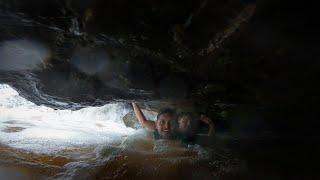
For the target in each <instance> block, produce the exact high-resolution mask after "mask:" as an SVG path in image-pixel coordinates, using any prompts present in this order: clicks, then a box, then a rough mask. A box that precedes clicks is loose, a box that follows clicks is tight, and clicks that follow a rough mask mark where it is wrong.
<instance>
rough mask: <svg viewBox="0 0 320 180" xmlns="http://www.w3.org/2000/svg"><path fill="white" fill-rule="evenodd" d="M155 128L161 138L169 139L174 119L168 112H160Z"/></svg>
mask: <svg viewBox="0 0 320 180" xmlns="http://www.w3.org/2000/svg"><path fill="white" fill-rule="evenodd" d="M156 128H157V130H158V133H159V134H160V136H161V138H163V139H170V138H172V136H173V134H174V130H175V119H174V117H173V116H172V115H170V114H162V115H160V117H159V119H158V120H157V121H156Z"/></svg>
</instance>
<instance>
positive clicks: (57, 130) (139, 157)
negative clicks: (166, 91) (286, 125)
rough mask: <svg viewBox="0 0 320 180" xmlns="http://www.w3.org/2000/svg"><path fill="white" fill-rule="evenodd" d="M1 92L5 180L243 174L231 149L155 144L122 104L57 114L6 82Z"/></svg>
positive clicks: (0, 140)
mask: <svg viewBox="0 0 320 180" xmlns="http://www.w3.org/2000/svg"><path fill="white" fill-rule="evenodd" d="M0 94H1V96H0V144H2V146H1V148H0V151H1V153H0V154H1V156H0V163H1V164H3V165H1V164H0V174H2V177H10V178H17V179H21V178H22V179H25V178H26V179H28V178H35V179H38V178H45V177H51V178H56V179H129V178H130V179H131V178H133V179H138V178H139V179H147V178H148V177H153V178H156V179H164V178H182V177H183V178H187V179H196V178H200V177H201V178H205V179H210V178H212V177H217V176H223V175H224V174H230V173H231V174H234V173H239V172H241V171H242V170H243V166H242V165H241V163H240V161H239V160H237V159H235V158H231V154H230V152H229V151H228V150H227V149H222V148H219V149H218V148H210V149H209V148H203V147H201V146H199V145H182V144H181V143H180V142H178V141H165V140H159V141H154V140H153V138H152V136H151V134H150V133H148V132H146V131H144V130H142V129H140V130H134V129H132V128H128V127H126V126H125V125H124V123H123V121H122V117H123V116H124V115H125V114H126V113H128V112H129V110H128V109H127V108H125V106H124V105H123V104H121V103H115V104H107V105H105V106H102V107H87V108H83V109H81V110H77V111H71V110H54V109H52V108H49V107H45V106H38V105H35V104H33V103H31V102H29V101H27V100H26V99H24V98H22V97H21V96H19V94H18V93H17V92H16V91H15V90H14V89H12V88H11V87H10V86H8V85H5V84H2V85H0ZM10 172H12V173H10ZM16 172H19V173H20V175H19V173H18V175H17V173H16ZM26 172H28V173H26ZM0 177H1V176H0Z"/></svg>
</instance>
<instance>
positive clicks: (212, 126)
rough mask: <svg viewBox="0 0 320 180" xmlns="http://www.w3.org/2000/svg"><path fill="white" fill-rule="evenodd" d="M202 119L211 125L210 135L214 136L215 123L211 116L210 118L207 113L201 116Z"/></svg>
mask: <svg viewBox="0 0 320 180" xmlns="http://www.w3.org/2000/svg"><path fill="white" fill-rule="evenodd" d="M200 121H202V122H204V123H206V124H207V125H208V126H209V131H208V134H207V135H208V136H213V135H214V124H213V122H212V120H211V119H210V118H208V117H207V116H205V115H201V116H200Z"/></svg>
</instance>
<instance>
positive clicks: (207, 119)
mask: <svg viewBox="0 0 320 180" xmlns="http://www.w3.org/2000/svg"><path fill="white" fill-rule="evenodd" d="M200 121H202V122H204V123H206V124H208V125H213V122H212V120H211V119H210V118H209V117H208V116H206V115H204V114H201V116H200Z"/></svg>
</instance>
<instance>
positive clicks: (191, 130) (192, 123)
mask: <svg viewBox="0 0 320 180" xmlns="http://www.w3.org/2000/svg"><path fill="white" fill-rule="evenodd" d="M185 116H186V117H188V118H190V126H189V130H188V133H189V134H191V135H192V134H194V133H195V131H196V129H197V128H198V122H197V121H195V120H194V118H193V115H192V113H190V112H181V113H179V115H178V120H179V119H180V118H182V117H185Z"/></svg>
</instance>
